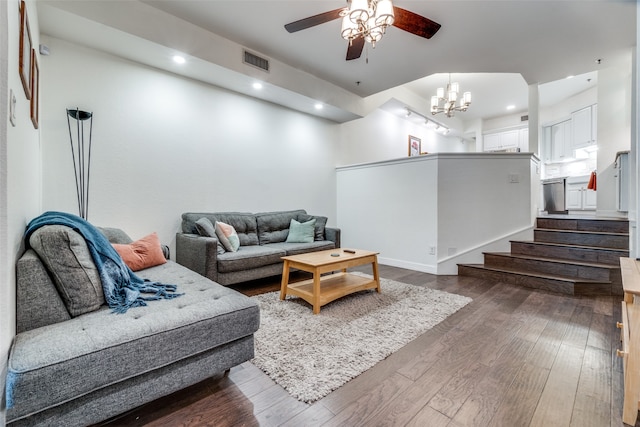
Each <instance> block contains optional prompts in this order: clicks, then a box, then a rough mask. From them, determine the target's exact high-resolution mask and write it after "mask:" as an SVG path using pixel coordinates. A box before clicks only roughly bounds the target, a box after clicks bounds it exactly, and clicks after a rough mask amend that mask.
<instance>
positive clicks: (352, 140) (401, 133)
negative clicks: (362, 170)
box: [337, 109, 469, 166]
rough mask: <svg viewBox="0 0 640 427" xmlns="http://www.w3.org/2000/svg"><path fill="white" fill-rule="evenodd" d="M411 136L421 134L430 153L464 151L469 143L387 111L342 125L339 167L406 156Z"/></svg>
mask: <svg viewBox="0 0 640 427" xmlns="http://www.w3.org/2000/svg"><path fill="white" fill-rule="evenodd" d="M409 135H412V136H415V137H418V138H420V139H421V142H422V151H426V152H428V153H446V152H454V153H455V152H465V151H469V147H468V145H469V143H466V142H461V140H460V138H456V137H446V136H444V135H442V134H440V133H437V132H435V131H433V130H431V129H427V127H426V126H425V125H424V124H422V123H421V124H417V123H413V122H412V121H410V120H405V119H403V118H400V117H398V116H396V115H394V114H391V113H389V112H387V111H384V110H380V109H378V110H375V111H373V112H372V113H370V114H369V115H367V116H366V117H363V118H362V119H357V120H353V121H351V122H347V123H343V124H342V125H340V134H339V141H340V144H339V145H338V147H337V150H338V151H337V162H338V165H339V166H345V165H353V164H358V163H369V162H378V161H381V160H389V159H398V158H402V157H407V154H408V138H409Z"/></svg>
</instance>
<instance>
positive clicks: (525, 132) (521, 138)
mask: <svg viewBox="0 0 640 427" xmlns="http://www.w3.org/2000/svg"><path fill="white" fill-rule="evenodd" d="M518 147H519V148H520V151H527V152H528V151H529V128H528V127H526V128H522V129H520V130H518Z"/></svg>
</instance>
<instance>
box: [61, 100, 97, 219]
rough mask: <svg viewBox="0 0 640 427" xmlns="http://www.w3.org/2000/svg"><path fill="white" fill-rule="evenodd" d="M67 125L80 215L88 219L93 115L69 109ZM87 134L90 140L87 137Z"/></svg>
mask: <svg viewBox="0 0 640 427" xmlns="http://www.w3.org/2000/svg"><path fill="white" fill-rule="evenodd" d="M72 119H73V120H75V127H76V140H75V143H74V141H73V133H72V132H71V120H72ZM87 120H89V124H88V126H86V127H85V122H86V121H87ZM67 124H68V125H69V142H70V143H71V157H72V158H73V172H74V173H75V177H76V193H77V194H78V213H79V215H80V216H81V217H82V218H84V219H87V217H88V215H89V177H90V174H91V131H92V129H93V113H92V112H87V111H82V110H80V109H78V108H76V109H75V110H71V109H67ZM87 128H88V129H87ZM87 132H88V138H86V137H85V136H86V135H87ZM87 141H88V144H87ZM74 144H75V147H74Z"/></svg>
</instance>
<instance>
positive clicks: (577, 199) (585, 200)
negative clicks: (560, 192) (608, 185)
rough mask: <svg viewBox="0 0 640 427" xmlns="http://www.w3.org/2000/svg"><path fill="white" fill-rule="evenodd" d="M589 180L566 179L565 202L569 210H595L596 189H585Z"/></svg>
mask: <svg viewBox="0 0 640 427" xmlns="http://www.w3.org/2000/svg"><path fill="white" fill-rule="evenodd" d="M588 183H589V181H588V178H587V179H584V180H583V179H582V178H580V179H579V181H576V180H572V179H571V178H569V179H567V183H566V191H565V194H566V204H565V208H566V209H567V210H569V211H581V210H595V209H596V207H597V203H596V202H597V197H596V194H597V193H596V191H594V190H589V189H587V185H588Z"/></svg>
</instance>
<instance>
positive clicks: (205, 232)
mask: <svg viewBox="0 0 640 427" xmlns="http://www.w3.org/2000/svg"><path fill="white" fill-rule="evenodd" d="M196 230H198V234H199V235H201V236H204V237H215V238H216V239H217V238H218V236H217V235H216V228H215V226H214V225H213V224H212V223H211V221H210V220H209V218H205V217H202V218H200V219H199V220H197V221H196ZM225 252H226V249H225V248H224V246H222V242H220V240H218V254H223V253H225Z"/></svg>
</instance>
